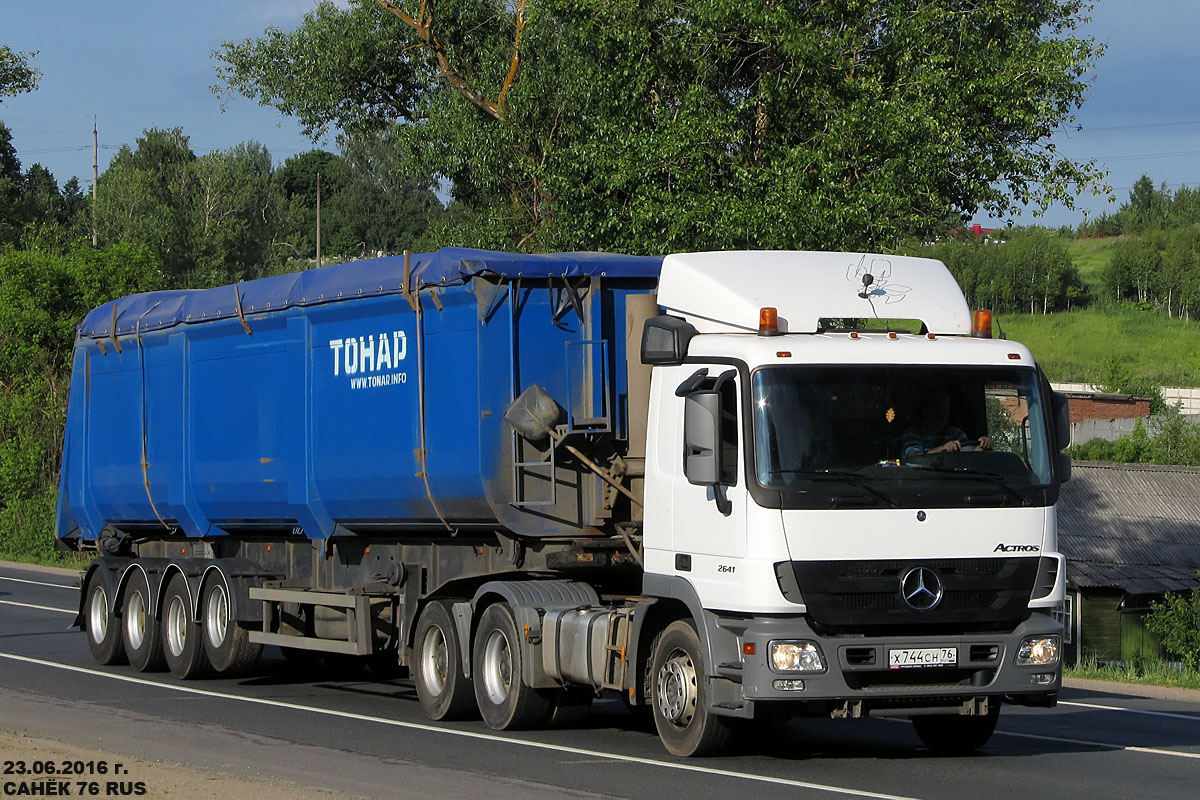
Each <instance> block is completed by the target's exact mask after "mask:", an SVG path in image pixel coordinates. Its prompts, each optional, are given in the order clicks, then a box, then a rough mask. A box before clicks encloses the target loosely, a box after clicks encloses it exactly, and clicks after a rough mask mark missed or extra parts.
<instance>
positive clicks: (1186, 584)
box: [1058, 461, 1200, 594]
mask: <svg viewBox="0 0 1200 800" xmlns="http://www.w3.org/2000/svg"><path fill="white" fill-rule="evenodd" d="M1058 542H1059V547H1060V548H1061V549H1062V551H1063V553H1064V554H1066V556H1067V558H1068V559H1069V560H1070V566H1069V567H1068V569H1067V577H1068V579H1069V581H1070V582H1071V583H1072V584H1073V585H1075V586H1080V587H1093V588H1095V587H1112V588H1118V589H1121V590H1123V591H1126V592H1128V593H1130V594H1159V593H1162V592H1168V591H1177V590H1181V589H1188V588H1190V587H1192V586H1197V585H1200V579H1198V578H1197V576H1196V572H1197V570H1200V469H1196V468H1192V467H1167V466H1156V465H1149V464H1110V463H1101V462H1087V461H1077V462H1075V464H1074V465H1073V470H1072V476H1071V480H1070V481H1069V482H1068V483H1066V484H1064V485H1063V488H1062V493H1061V495H1060V497H1059V504H1058Z"/></svg>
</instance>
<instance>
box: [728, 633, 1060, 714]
mask: <svg viewBox="0 0 1200 800" xmlns="http://www.w3.org/2000/svg"><path fill="white" fill-rule="evenodd" d="M1043 634H1044V635H1059V636H1061V634H1062V627H1061V625H1059V624H1058V623H1057V622H1055V621H1054V620H1052V619H1051V618H1050V616H1049V615H1048V614H1043V613H1035V614H1033V615H1032V616H1031V617H1030V618H1029V619H1027V620H1025V621H1024V622H1022V623H1021V624H1020V625H1019V626H1018V627H1017V628H1016V629H1015V630H1013V631H1009V632H984V633H963V634H952V635H920V636H912V635H882V636H820V635H818V634H816V633H814V632H813V630H812V629H811V627H809V625H808V623H807V622H806V621H804V620H803V619H796V618H792V619H758V620H754V621H752V622H751V624H750V625H749V626H748V627H747V628H746V629H745V630H744V632H743V633H742V645H743V652H745V651H746V650H747V649H752V650H753V651H754V653H755V654H754V655H743V656H742V660H741V664H740V666H741V669H740V673H741V695H742V701H743V702H744V703H748V704H751V705H759V706H760V708H761V706H762V705H767V704H775V703H783V704H791V705H796V706H797V707H796V708H795V709H792V711H793V713H805V712H806V710H807V711H808V712H809V713H819V714H825V713H832V714H834V715H835V716H839V715H844V716H869V715H874V716H883V715H890V714H913V713H966V714H970V713H976V712H975V711H972V710H971V709H972V708H976V707H977V706H978V702H977V701H978V699H979V698H981V697H993V698H995V696H1001V697H1006V698H1007V699H1009V700H1010V701H1011V702H1016V703H1020V704H1024V705H1045V706H1050V705H1053V704H1054V700H1055V697H1056V695H1057V692H1058V691H1059V688H1060V687H1061V683H1062V661H1061V658H1060V659H1059V661H1058V663H1056V664H1054V665H1050V666H1018V665H1017V664H1016V663H1015V660H1016V655H1017V649H1018V647H1019V646H1020V643H1021V640H1022V639H1024V638H1025V637H1027V636H1036V635H1043ZM778 640H806V641H811V642H815V643H817V645H818V647H819V648H820V650H821V653H822V656H823V660H824V667H825V669H824V671H823V672H819V673H813V672H807V673H804V672H793V671H787V672H785V671H780V670H776V669H774V668H773V667H772V666H771V664H770V661H769V659H770V656H769V652H770V650H769V645H770V643H771V642H772V641H778ZM747 645H753V647H752V648H751V647H747ZM949 647H953V648H957V653H958V659H957V661H958V663H957V664H956V665H955V666H953V667H908V668H890V667H889V664H888V656H889V651H891V650H896V649H900V648H949ZM996 699H998V698H996ZM805 706H807V707H808V708H807V709H806V708H805Z"/></svg>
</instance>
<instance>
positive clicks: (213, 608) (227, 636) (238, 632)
mask: <svg viewBox="0 0 1200 800" xmlns="http://www.w3.org/2000/svg"><path fill="white" fill-rule="evenodd" d="M229 608H230V604H229V590H228V589H226V588H225V582H224V581H223V580H221V579H219V578H214V579H213V580H211V581H210V582H209V583H208V584H207V585H206V586H205V587H204V591H202V592H201V593H200V619H201V621H202V627H203V629H204V654H205V655H206V656H207V657H208V661H209V663H210V664H212V668H213V669H214V670H216V672H217V674H219V675H240V674H241V673H243V672H246V671H247V670H249V669H250V668H251V667H253V666H254V665H255V664H257V663H258V658H259V656H260V655H262V645H261V644H259V643H257V642H251V641H250V631H249V630H247V629H246V628H243V627H242V626H241V625H239V624H238V622H237V620H236V619H233V618H231V617H230V616H229Z"/></svg>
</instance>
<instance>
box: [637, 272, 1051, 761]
mask: <svg viewBox="0 0 1200 800" xmlns="http://www.w3.org/2000/svg"><path fill="white" fill-rule="evenodd" d="M658 303H659V305H660V306H661V307H662V308H663V310H664V312H665V314H664V315H663V316H660V317H658V318H656V319H653V320H651V321H650V323H649V324H648V325H647V332H646V335H645V338H644V340H643V359H644V360H645V361H647V362H648V363H652V364H654V365H655V366H654V367H653V373H652V379H651V390H650V404H649V420H650V422H649V428H650V431H651V435H650V437H649V445H648V447H647V453H646V479H645V512H644V513H645V523H644V540H643V542H644V559H645V578H644V587H645V592H646V594H647V595H650V596H658V597H670V598H675V599H677V600H679V601H682V602H685V603H686V604H687V605H688V607H689V609H691V610H692V615H693V617H694V619H695V620H696V623H697V624H696V627H697V633H698V636H699V639H700V642H701V648H702V649H703V651H704V653H703V659H704V664H703V671H704V672H705V673H707V675H706V677H707V681H703V682H702V683H704V684H705V688H706V690H707V691H706V692H703V693H702V694H703V695H704V696H703V697H702V698H694V697H688V696H687V692H686V690H685V689H678V692H680V693H681V696H679V697H674V698H672V697H671V692H670V691H666V690H665V689H664V687H663V686H659V687H657V688H658V689H659V694H658V696H657V697H656V708H655V715H656V721H657V722H658V727H659V731H660V733H663V731H664V727H666V728H667V731H666V733H667V734H670V733H671V732H672V731H671V726H672V725H673V726H675V727H676V728H678V729H679V730H678V731H676V732H677V733H679V734H680V741H681V744H680V747H679V749H678V750H677V752H687V741H690V740H687V741H685V737H683V736H682V734H683V733H684V732H685V729H687V728H694V727H695V726H697V725H698V724H701V723H700V722H698V721H697V720H698V717H699V716H704V714H703V713H701V712H703V711H704V710H703V709H702V710H701V712H697V713H696V714H693V715H691V716H689V715H688V712H687V709H688V707H689V704H691V703H695V702H697V701H699V702H700V703H701V704H702V705H707V716H706V718H705V719H704V720H702V721H701V722H702V723H703V724H710V725H714V726H720V725H721V724H722V721H721V719H720V718H721V717H729V716H740V717H754V716H759V715H761V714H762V713H764V712H767V713H769V712H768V709H772V708H774V709H776V710H780V711H783V710H786V713H789V714H790V713H807V714H832V715H833V716H844V717H859V716H880V715H899V716H910V717H913V719H914V722H915V723H916V726H917V731H918V733H919V734H920V735H921V736H922V738H923V739H924V740H925V741H926V742H927V743H928V744H930V745H931V746H935V747H940V748H942V749H973V748H974V747H977V746H979V745H980V744H982V742H983V741H986V739H987V738H988V736H990V734H991V732H992V730H993V728H994V726H995V722H996V715H997V714H998V712H999V705H1000V702H1001V700H1002V698H1004V699H1007V700H1008V701H1009V702H1017V703H1023V704H1030V705H1053V703H1054V701H1055V697H1056V692H1057V690H1058V688H1059V684H1060V677H1061V665H1060V659H1059V652H1060V649H1061V647H1060V636H1061V632H1062V628H1061V625H1060V624H1059V623H1058V622H1057V621H1056V620H1055V619H1054V617H1053V613H1052V612H1053V611H1055V610H1056V609H1058V608H1059V606H1060V604H1061V603H1062V601H1063V597H1064V587H1065V559H1064V557H1063V556H1062V554H1061V553H1059V552H1058V546H1057V537H1056V529H1055V515H1054V504H1055V502H1056V500H1057V495H1058V487H1059V485H1060V483H1061V482H1062V481H1064V480H1066V479H1067V478H1068V477H1069V472H1070V462H1069V459H1067V457H1066V456H1065V455H1062V454H1061V453H1060V451H1061V449H1062V448H1063V447H1065V446H1066V445H1067V444H1068V443H1069V438H1068V437H1069V431H1068V430H1066V428H1067V427H1068V426H1067V425H1066V416H1065V409H1066V404H1065V400H1064V399H1062V398H1060V397H1056V396H1055V395H1053V394H1052V392H1051V391H1050V389H1049V385H1048V383H1047V382H1046V380H1045V378H1044V376H1043V375H1042V374H1041V372H1040V370H1039V369H1038V367H1037V365H1036V363H1035V362H1034V360H1033V357H1032V356H1031V355H1030V353H1029V351H1028V350H1027V349H1026V348H1025V347H1023V346H1022V345H1019V344H1017V343H1015V342H1009V341H1004V340H996V339H990V338H984V335H983V334H984V332H983V331H981V330H978V329H976V330H974V331H973V327H972V325H973V319H972V315H971V313H970V311H969V309H968V306H967V303H966V301H965V299H964V297H963V295H962V293H961V291H960V290H959V288H958V286H957V284H956V283H955V281H954V279H953V277H952V276H951V275H950V273H949V271H948V270H947V269H946V267H945V266H944V265H943V264H941V263H940V262H938V261H933V260H929V259H920V258H909V257H900V256H883V255H862V254H845V253H808V252H765V253H764V252H753V253H749V252H747V253H739V252H725V253H695V254H684V255H672V256H668V257H667V258H666V260H665V261H664V263H663V269H662V278H661V281H660V285H659V293H658ZM987 335H990V332H989V333H987ZM659 660H664V659H656V663H657V662H658V661H659ZM676 666H678V665H676ZM685 666H686V665H685ZM693 667H694V664H693ZM669 672H670V670H667V671H666V672H663V671H660V672H659V673H657V676H656V678H655V680H657V681H659V683H662V682H663V681H664V680H668V679H669V678H670V675H669V674H668V673H669ZM681 685H682V683H677V684H670V686H667V687H666V689H670V688H674V687H677V686H681ZM662 698H666V702H664V701H663V700H662ZM702 733H703V732H702V731H701V732H699V733H696V734H695V736H693V738H695V737H696V736H701V735H702ZM664 741H665V742H666V743H667V746H668V748H671V742H670V741H669V738H668V736H667V735H664Z"/></svg>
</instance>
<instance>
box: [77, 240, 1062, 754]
mask: <svg viewBox="0 0 1200 800" xmlns="http://www.w3.org/2000/svg"><path fill="white" fill-rule="evenodd" d="M981 319H982V317H980V316H979V315H976V317H973V316H972V314H971V312H970V311H969V310H968V307H967V304H966V301H965V300H964V298H963V296H962V293H961V291H960V290H959V288H958V286H957V285H956V284H955V282H954V280H953V278H952V277H951V276H950V274H949V272H948V271H947V270H946V268H945V267H944V266H943V265H942V264H941V263H939V262H937V261H931V260H928V259H918V258H906V257H898V256H879V255H869V254H859V253H856V254H849V253H803V252H729V253H693V254H679V255H671V256H667V257H666V258H648V257H633V256H623V255H609V254H597V253H564V254H556V255H519V254H511V253H499V252H489V251H479V250H466V249H458V248H444V249H442V250H439V251H437V252H435V253H428V254H415V255H411V256H410V255H409V254H406V255H405V256H404V257H393V258H383V259H376V260H369V261H359V262H355V263H350V264H344V265H339V266H335V267H328V268H326V269H321V270H313V271H309V272H304V273H299V274H295V275H286V276H279V277H272V278H265V279H262V280H257V281H252V282H248V283H240V284H237V285H234V286H225V287H221V288H216V289H207V290H197V291H164V292H154V293H150V294H142V295H135V296H132V297H127V298H123V299H121V300H117V301H115V302H112V303H109V304H107V305H104V306H101V307H100V308H98V309H96V310H94V311H93V312H91V313H90V314H89V315H88V316H87V318H86V319H85V320H84V321H83V324H82V325H80V327H79V330H78V335H77V339H76V344H75V353H74V367H73V376H72V382H71V389H70V401H69V408H68V414H67V428H66V437H65V442H64V447H63V466H62V478H61V491H60V497H59V505H58V520H57V536H58V540H59V544H60V546H61V547H63V548H67V549H74V550H81V551H93V552H96V553H97V556H98V557H97V558H96V559H95V561H94V562H93V563H92V564H91V566H90V567H89V568H88V570H87V572H86V574H85V576H84V578H83V584H82V586H83V592H82V595H81V605H80V615H79V618H78V624H79V625H80V627H82V628H83V630H84V631H85V632H86V635H87V639H88V643H89V646H90V647H91V650H92V652H93V654H94V656H95V657H96V659H97V660H98V661H100V662H101V663H104V664H115V663H121V662H125V661H128V663H129V664H131V665H132V666H133V668H135V669H137V670H145V671H149V670H155V669H162V668H167V669H169V670H170V671H171V672H172V673H173V674H174V675H176V676H178V677H180V678H197V677H201V676H203V675H206V674H211V673H217V674H233V673H236V672H240V671H243V670H246V669H247V668H249V667H251V666H252V665H254V664H255V662H256V661H257V659H258V658H259V655H260V653H261V650H262V647H263V646H264V645H276V646H279V647H282V648H285V650H284V652H285V654H286V653H300V652H302V651H309V652H313V651H315V652H316V653H317V654H325V657H326V658H333V659H345V658H360V659H361V660H363V661H364V662H365V663H367V664H369V665H370V666H371V667H372V668H373V669H380V670H383V671H385V672H391V673H393V674H394V673H396V672H398V671H402V670H405V669H407V670H408V671H409V672H410V673H411V676H412V678H413V680H414V683H415V687H416V691H417V695H418V697H419V699H420V703H421V707H422V709H423V711H424V712H425V713H426V714H427V715H428V716H429V717H431V718H433V719H452V718H461V717H466V716H471V715H480V716H482V718H483V720H484V721H485V722H486V723H487V725H489V726H490V727H492V728H495V729H499V730H504V729H515V728H533V727H539V726H542V725H544V724H546V723H547V722H549V721H551V720H559V721H562V720H565V719H569V718H572V717H578V716H579V715H580V714H582V713H586V710H587V709H588V707H589V706H590V704H591V702H592V700H593V698H595V697H597V696H600V695H601V694H603V693H604V692H616V693H618V694H619V695H620V696H621V697H622V698H623V699H624V700H625V701H626V702H627V703H628V704H629V705H630V706H632V707H648V708H649V709H650V711H651V712H652V714H653V718H654V721H655V725H656V727H657V730H658V732H659V735H660V737H661V739H662V742H663V744H664V746H665V747H666V748H667V749H668V750H669V751H670V752H672V753H675V754H679V755H698V754H703V753H710V752H714V751H716V750H719V749H720V748H721V747H722V746H723V745H725V744H726V743H727V742H728V740H729V738H730V737H731V735H732V730H733V729H734V728H733V726H731V722H732V721H734V720H736V719H743V720H746V719H762V718H770V719H773V720H778V719H780V718H786V717H788V716H799V715H809V716H812V715H822V716H833V717H839V718H855V717H869V716H902V717H909V718H911V719H912V721H913V724H914V726H915V728H916V731H917V733H918V734H919V735H920V737H921V738H922V739H923V740H924V742H925V743H926V744H927V745H929V746H930V747H931V748H933V749H936V750H942V751H955V750H957V751H966V750H971V749H974V748H977V747H979V746H980V745H982V744H983V743H984V742H986V741H987V739H988V738H989V736H990V735H991V733H992V731H993V729H994V727H995V725H996V718H997V715H998V714H999V711H1000V705H1001V703H1002V702H1009V703H1020V704H1025V705H1034V706H1050V705H1053V704H1054V702H1055V698H1056V696H1057V691H1058V689H1059V685H1060V679H1061V666H1060V659H1059V654H1060V650H1061V637H1062V630H1063V629H1062V624H1061V604H1062V601H1063V596H1064V582H1065V575H1064V559H1063V557H1062V555H1061V554H1060V553H1059V552H1058V548H1057V536H1056V529H1055V516H1054V506H1055V502H1056V501H1057V497H1058V487H1059V485H1060V484H1061V483H1062V482H1063V481H1065V480H1067V479H1068V477H1069V475H1070V461H1069V459H1068V458H1067V457H1066V456H1065V455H1063V454H1062V452H1061V451H1062V449H1063V448H1064V447H1065V446H1066V445H1067V444H1068V443H1069V425H1068V424H1067V415H1066V402H1065V400H1064V398H1062V397H1061V396H1059V395H1056V394H1054V393H1053V392H1052V391H1051V390H1050V387H1049V384H1048V383H1047V382H1046V379H1045V376H1044V375H1043V374H1042V372H1041V370H1040V369H1039V368H1038V367H1037V365H1036V363H1035V362H1034V360H1033V358H1032V356H1031V355H1030V353H1029V351H1028V350H1027V349H1025V348H1024V347H1023V346H1021V345H1020V344H1017V343H1014V342H1009V341H1003V340H996V339H992V338H990V331H989V330H988V326H987V325H986V324H983V323H981V322H980V320H981ZM906 325H907V326H908V327H905V326H906Z"/></svg>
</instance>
